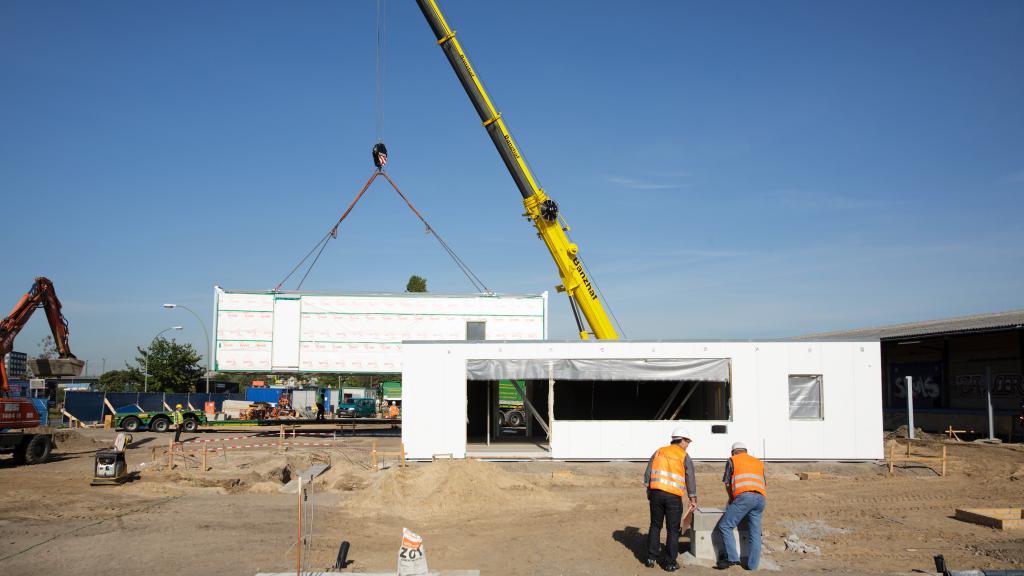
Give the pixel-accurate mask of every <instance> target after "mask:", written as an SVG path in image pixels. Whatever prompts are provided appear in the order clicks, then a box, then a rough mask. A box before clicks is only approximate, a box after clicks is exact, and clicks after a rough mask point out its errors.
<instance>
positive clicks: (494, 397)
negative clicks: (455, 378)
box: [466, 379, 548, 443]
mask: <svg viewBox="0 0 1024 576" xmlns="http://www.w3.org/2000/svg"><path fill="white" fill-rule="evenodd" d="M523 395H525V398H526V399H527V400H528V401H529V402H525V401H523ZM531 406H532V408H531ZM547 425H548V383H547V381H544V382H537V381H533V380H509V379H503V380H470V381H467V382H466V440H467V441H468V442H471V443H480V442H485V443H491V442H522V441H529V442H537V441H541V442H544V441H546V439H547V430H546V428H547Z"/></svg>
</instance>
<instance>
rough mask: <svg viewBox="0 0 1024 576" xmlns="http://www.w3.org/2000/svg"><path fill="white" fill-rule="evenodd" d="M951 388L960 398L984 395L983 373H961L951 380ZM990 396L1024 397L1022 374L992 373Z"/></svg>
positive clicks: (1023, 378)
mask: <svg viewBox="0 0 1024 576" xmlns="http://www.w3.org/2000/svg"><path fill="white" fill-rule="evenodd" d="M953 389H954V391H955V392H956V395H957V396H960V397H962V398H984V397H985V392H986V388H985V375H984V374H961V375H960V376H957V377H956V378H955V379H954V381H953ZM992 396H993V397H996V396H999V397H1011V398H1012V397H1017V398H1024V376H1022V375H1021V374H994V375H993V376H992Z"/></svg>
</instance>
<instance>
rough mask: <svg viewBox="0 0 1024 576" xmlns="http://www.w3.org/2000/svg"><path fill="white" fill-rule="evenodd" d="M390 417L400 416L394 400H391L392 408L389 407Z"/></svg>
mask: <svg viewBox="0 0 1024 576" xmlns="http://www.w3.org/2000/svg"><path fill="white" fill-rule="evenodd" d="M388 417H389V418H398V405H397V404H395V401H394V400H392V401H391V408H389V409H388Z"/></svg>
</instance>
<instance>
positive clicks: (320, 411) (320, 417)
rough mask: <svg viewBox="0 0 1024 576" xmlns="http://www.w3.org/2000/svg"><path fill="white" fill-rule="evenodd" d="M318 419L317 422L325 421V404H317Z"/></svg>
mask: <svg viewBox="0 0 1024 576" xmlns="http://www.w3.org/2000/svg"><path fill="white" fill-rule="evenodd" d="M307 414H308V412H307ZM316 419H317V420H323V419H324V405H323V404H317V405H316Z"/></svg>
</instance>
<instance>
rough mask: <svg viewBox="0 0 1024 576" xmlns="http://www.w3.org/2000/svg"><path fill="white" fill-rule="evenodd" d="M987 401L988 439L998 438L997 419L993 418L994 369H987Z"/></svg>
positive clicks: (988, 367) (987, 367)
mask: <svg viewBox="0 0 1024 576" xmlns="http://www.w3.org/2000/svg"><path fill="white" fill-rule="evenodd" d="M985 401H986V402H987V403H988V439H989V440H994V439H995V437H996V434H995V432H996V430H995V419H994V418H993V417H992V367H991V366H986V367H985Z"/></svg>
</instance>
